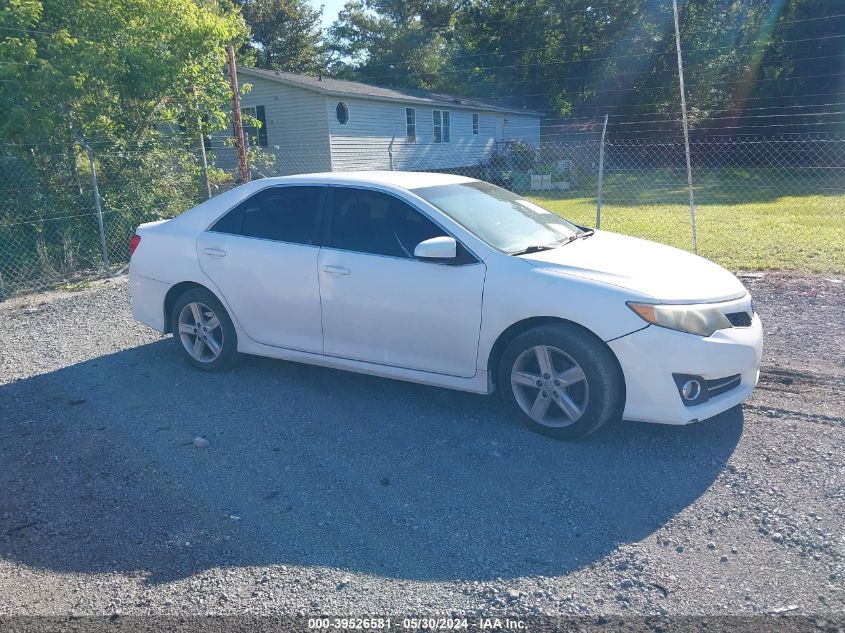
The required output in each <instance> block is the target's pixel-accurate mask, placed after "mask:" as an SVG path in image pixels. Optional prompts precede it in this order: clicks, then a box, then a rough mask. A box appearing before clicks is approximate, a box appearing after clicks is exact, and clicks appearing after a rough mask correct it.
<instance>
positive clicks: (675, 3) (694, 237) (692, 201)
mask: <svg viewBox="0 0 845 633" xmlns="http://www.w3.org/2000/svg"><path fill="white" fill-rule="evenodd" d="M672 14H673V16H674V18H675V47H676V48H677V49H678V82H679V84H680V88H681V118H682V119H683V123H684V151H685V153H686V157H687V189H688V190H689V214H690V225H691V227H692V250H693V252H694V253H695V254H696V255H698V236H697V234H696V229H695V198H694V197H693V195H692V161H691V160H690V151H689V124H688V123H687V97H686V94H685V91H684V62H683V60H682V56H681V30H680V27H679V26H678V0H672Z"/></svg>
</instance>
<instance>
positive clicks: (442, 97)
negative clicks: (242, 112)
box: [238, 66, 543, 117]
mask: <svg viewBox="0 0 845 633" xmlns="http://www.w3.org/2000/svg"><path fill="white" fill-rule="evenodd" d="M238 73H240V74H243V75H250V76H254V77H261V78H263V79H269V80H271V81H277V82H279V83H282V84H287V85H292V86H298V87H299V88H304V89H306V90H313V91H314V92H319V93H322V94H326V95H336V96H341V97H344V96H345V97H361V98H365V99H375V100H379V101H398V102H401V103H416V104H421V105H433V106H449V107H451V108H463V109H468V110H485V111H488V112H503V113H510V114H526V115H529V116H536V117H541V116H543V115H542V114H541V113H540V112H534V111H532V110H520V109H517V108H503V107H501V106H496V105H492V104H489V103H484V102H482V101H476V100H475V99H468V98H465V97H456V96H454V95H446V94H438V93H435V92H427V91H425V90H413V89H411V88H390V87H386V86H374V85H372V84H365V83H361V82H358V81H346V80H344V79H332V78H331V77H309V76H308V75H295V74H293V73H285V72H281V71H278V70H264V69H261V68H248V67H245V66H238Z"/></svg>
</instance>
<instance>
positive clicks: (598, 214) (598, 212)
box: [596, 114, 607, 229]
mask: <svg viewBox="0 0 845 633" xmlns="http://www.w3.org/2000/svg"><path fill="white" fill-rule="evenodd" d="M606 134H607V115H606V114H605V115H604V125H603V126H602V128H601V145H599V184H598V193H597V194H596V228H597V229H600V228H601V195H602V184H603V182H604V137H605V135H606Z"/></svg>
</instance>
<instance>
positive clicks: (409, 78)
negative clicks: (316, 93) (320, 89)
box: [328, 0, 459, 90]
mask: <svg viewBox="0 0 845 633" xmlns="http://www.w3.org/2000/svg"><path fill="white" fill-rule="evenodd" d="M458 4H459V3H458V2H457V1H456V0H434V1H425V0H410V1H408V2H402V1H400V0H363V1H361V0H352V1H351V2H348V3H347V4H346V6H345V7H344V8H343V10H342V11H341V12H340V15H339V16H338V20H337V21H336V22H335V23H334V24H333V25H332V27H331V29H330V31H329V37H328V49H329V51H331V53H332V54H333V63H332V64H331V66H330V69H331V70H332V72H333V73H335V74H336V75H338V76H341V77H348V78H355V79H360V80H362V81H370V82H373V83H382V84H392V85H398V86H407V87H411V88H423V89H428V90H444V89H448V88H449V86H450V85H451V84H452V79H454V72H453V71H454V66H453V64H452V60H451V57H452V51H453V46H452V32H451V31H452V28H453V26H454V24H455V20H456V18H457V16H458Z"/></svg>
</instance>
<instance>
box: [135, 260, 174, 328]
mask: <svg viewBox="0 0 845 633" xmlns="http://www.w3.org/2000/svg"><path fill="white" fill-rule="evenodd" d="M169 289H170V284H167V283H164V282H161V281H158V280H156V279H150V278H149V277H144V276H143V275H139V274H137V273H136V272H135V271H134V270H133V269H132V265H131V263H130V265H129V293H130V295H129V296H130V303H131V305H132V317H133V318H134V319H135V320H136V321H140V322H141V323H143V324H144V325H149V326H150V327H151V328H153V329H154V330H157V331H159V332H161V333H162V334H164V331H165V329H166V323H165V320H164V298H165V296H166V295H167V291H168V290H169Z"/></svg>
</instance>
